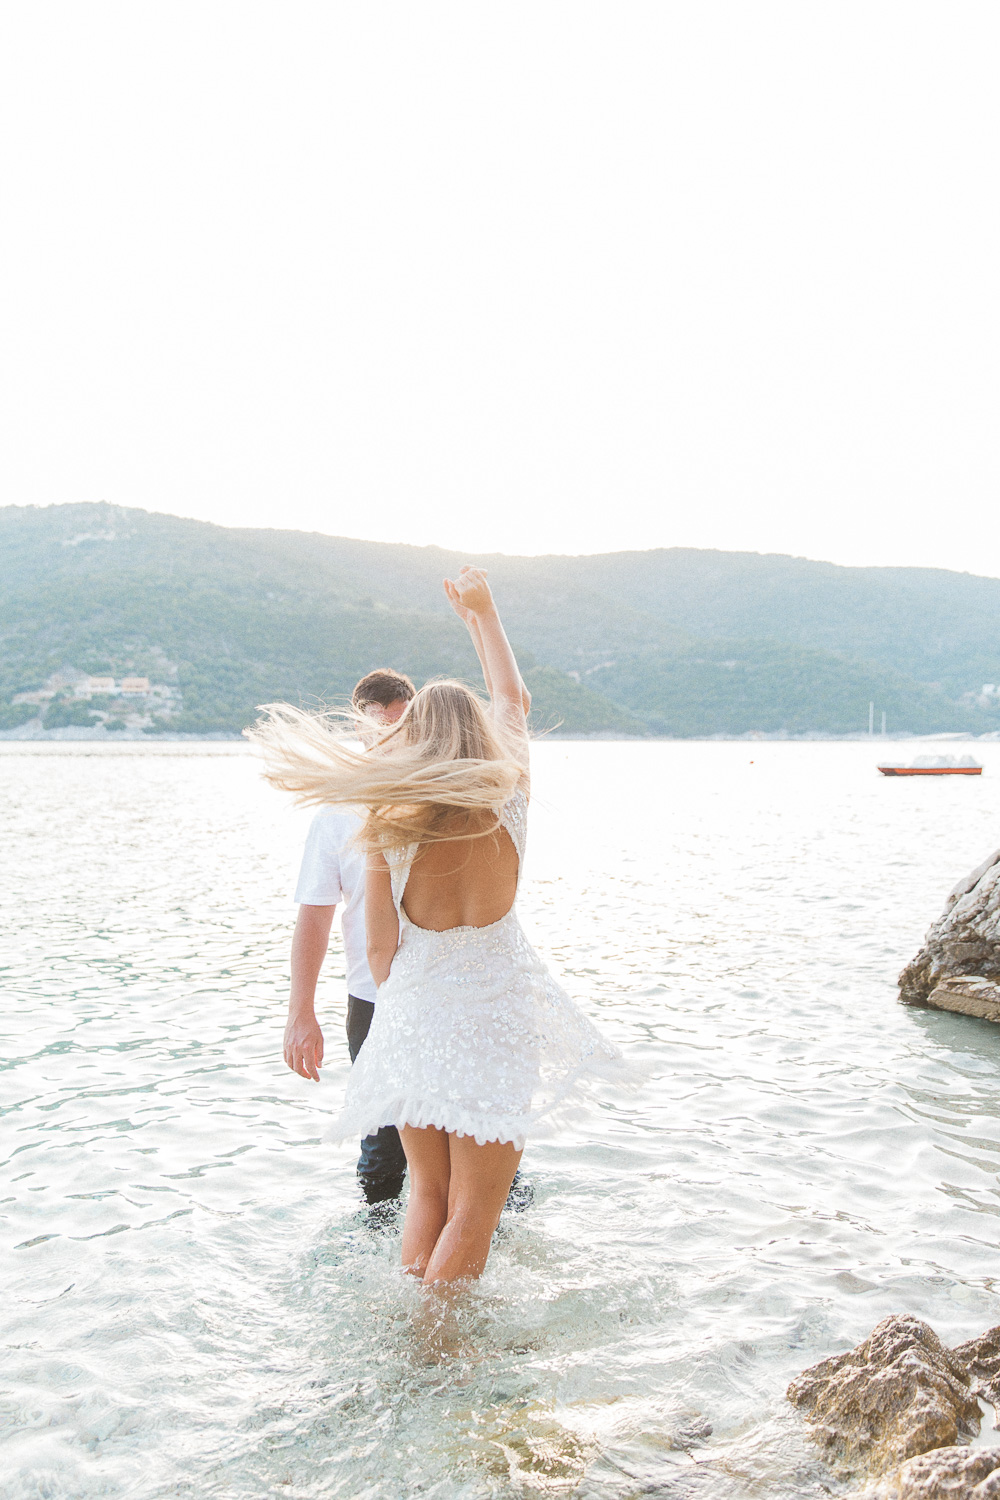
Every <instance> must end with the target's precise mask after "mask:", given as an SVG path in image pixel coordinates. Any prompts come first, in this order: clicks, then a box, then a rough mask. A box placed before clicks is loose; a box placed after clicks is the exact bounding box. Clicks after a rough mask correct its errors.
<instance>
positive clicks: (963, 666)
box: [0, 504, 1000, 735]
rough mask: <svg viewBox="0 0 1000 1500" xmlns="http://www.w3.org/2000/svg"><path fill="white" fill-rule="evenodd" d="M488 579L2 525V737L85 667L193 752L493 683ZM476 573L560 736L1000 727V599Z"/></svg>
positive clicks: (98, 513)
mask: <svg viewBox="0 0 1000 1500" xmlns="http://www.w3.org/2000/svg"><path fill="white" fill-rule="evenodd" d="M467 560H469V559H466V558H464V557H462V556H461V555H459V554H455V553H448V552H445V551H443V550H441V549H439V548H432V547H427V548H422V547H407V546H395V545H385V544H380V543H375V542H362V541H354V540H350V539H345V538H337V537H328V536H321V535H314V534H308V533H303V532H291V531H274V530H244V529H238V528H236V529H232V528H225V527H218V526H211V525H208V524H207V523H204V522H198V521H189V520H183V519H181V518H178V517H175V516H167V515H157V514H152V513H149V512H146V511H141V510H132V509H125V508H123V507H116V506H109V505H89V504H87V505H66V506H54V507H49V508H34V507H16V506H9V507H6V508H3V509H0V726H2V725H3V723H4V722H5V720H4V715H5V714H7V715H8V716H9V715H11V714H13V715H14V717H15V718H16V717H17V716H18V715H19V714H20V715H23V714H24V713H25V712H27V710H25V709H21V708H19V707H15V708H13V709H12V708H9V707H7V708H5V707H4V705H9V704H10V700H11V698H12V697H13V696H14V695H15V694H17V693H18V692H20V691H24V690H26V689H32V688H37V687H38V686H39V685H40V684H41V683H43V682H44V681H45V679H46V678H47V677H48V676H49V675H50V674H51V673H52V672H53V671H55V670H58V669H61V668H63V667H66V666H72V667H73V668H75V669H77V670H78V671H82V672H87V673H92V674H94V675H101V674H108V675H112V676H115V677H116V678H117V677H120V676H122V675H123V674H125V673H137V674H140V675H143V676H148V677H149V678H150V679H151V681H153V682H156V683H166V684H170V685H172V686H173V687H174V688H176V689H177V690H178V692H179V695H180V696H179V699H177V700H176V701H174V702H173V705H172V708H171V709H169V710H163V711H162V713H161V714H160V717H159V718H157V719H154V723H153V724H152V726H151V727H152V728H156V727H160V728H167V727H169V728H171V729H175V730H176V729H182V730H188V731H207V730H220V729H227V730H238V729H239V728H241V727H242V726H243V725H244V724H245V723H247V722H248V721H249V720H250V719H251V718H252V717H253V714H254V708H255V705H257V704H259V703H261V702H264V701H267V700H269V699H273V698H287V699H290V700H291V701H294V702H315V701H316V700H324V701H326V700H330V699H334V698H338V697H343V696H344V695H345V694H346V693H347V692H349V690H350V688H351V686H352V685H353V683H354V682H355V681H356V679H357V678H358V677H359V676H360V675H362V674H363V673H364V672H366V671H369V670H370V669H371V668H372V667H375V666H380V665H387V664H388V665H393V666H396V667H399V668H401V669H402V670H405V671H407V672H409V673H410V674H411V675H412V676H414V678H416V679H417V680H418V681H422V680H424V679H425V678H426V677H428V676H432V675H437V674H440V673H450V674H451V673H453V674H456V675H459V676H463V677H465V678H467V679H468V680H470V681H475V680H476V675H477V668H476V663H475V658H474V655H473V653H472V650H471V647H470V646H469V643H468V639H467V637H466V634H465V632H464V630H463V629H462V627H461V625H460V624H459V623H458V621H456V619H455V618H454V616H453V614H452V613H451V611H450V609H449V608H448V605H447V602H446V600H445V598H444V596H443V593H442V592H441V578H442V576H443V575H444V574H445V573H450V572H453V571H454V570H455V568H456V567H458V566H459V565H460V564H461V562H463V561H467ZM476 561H481V562H483V563H484V564H485V565H486V566H487V567H488V568H489V570H490V577H491V581H492V582H493V584H494V588H495V590H496V592H497V595H498V597H499V599H500V600H501V602H502V605H503V609H504V616H505V619H506V620H507V622H508V626H509V630H510V634H511V637H512V639H513V640H514V642H515V645H516V647H517V649H518V651H519V655H520V657H521V660H522V662H523V664H524V670H525V676H526V678H527V680H528V683H529V686H530V688H531V691H532V694H533V696H534V700H535V707H536V719H537V721H538V723H539V724H540V725H542V726H544V727H552V726H554V725H556V724H560V723H561V724H562V726H563V728H564V730H565V731H569V732H574V733H583V734H587V733H594V734H609V733H610V734H622V733H624V734H642V733H667V734H677V735H705V734H720V733H743V732H745V731H747V730H761V731H765V732H770V731H780V730H787V731H788V732H790V733H802V732H808V731H810V730H813V731H819V732H824V731H825V732H834V733H849V732H852V731H859V730H862V729H863V728H865V727H866V725H867V718H868V703H869V701H870V700H871V699H874V700H875V701H876V704H877V705H878V709H879V711H881V709H883V708H884V709H885V710H886V711H887V713H888V716H889V723H890V726H891V728H893V729H894V730H897V731H898V730H910V731H913V732H918V733H919V732H930V731H933V730H943V729H968V730H972V731H974V732H983V731H985V730H990V729H994V728H997V727H1000V712H998V709H997V708H996V707H992V706H989V707H983V706H982V705H981V704H978V703H976V702H975V701H973V696H972V695H973V694H974V692H977V691H978V689H979V688H980V687H981V685H982V683H983V681H994V682H995V681H998V680H1000V580H996V579H983V578H974V577H971V576H969V575H965V574H953V573H945V572H936V571H933V570H918V569H843V568H835V567H833V566H832V565H829V564H821V563H810V562H806V561H804V560H802V559H795V558H782V557H762V556H758V555H756V554H747V553H742V554H741V553H717V552H692V551H687V550H684V549H673V550H668V551H654V552H647V553H618V554H612V555H608V556H605V557H596V558H595V557H578V558H574V557H543V558H516V557H490V558H477V559H476ZM964 695H969V696H967V697H966V696H964ZM112 711H114V710H112ZM54 712H55V710H54V709H50V713H54ZM61 712H62V713H63V715H64V716H65V714H66V713H67V712H70V709H69V707H68V706H67V707H64V708H63V709H62V710H61ZM73 712H76V713H77V714H78V715H85V714H86V712H87V711H86V709H85V708H84V709H81V708H80V707H79V705H74V706H73ZM81 721H82V720H81Z"/></svg>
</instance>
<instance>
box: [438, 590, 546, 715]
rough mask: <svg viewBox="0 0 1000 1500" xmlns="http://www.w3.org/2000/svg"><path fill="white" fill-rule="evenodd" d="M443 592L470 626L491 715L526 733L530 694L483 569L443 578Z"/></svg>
mask: <svg viewBox="0 0 1000 1500" xmlns="http://www.w3.org/2000/svg"><path fill="white" fill-rule="evenodd" d="M445 591H446V592H447V594H448V598H449V599H450V600H451V602H452V605H453V607H454V608H455V610H456V612H457V613H459V614H461V615H463V618H466V621H467V623H468V625H469V630H470V632H471V634H472V639H473V642H474V644H475V647H476V650H477V652H478V653H479V659H480V661H481V662H482V666H483V676H484V677H485V678H486V686H487V690H488V692H489V695H490V698H491V699H492V701H493V711H494V714H496V715H497V716H498V718H500V719H501V720H502V722H503V724H504V726H505V727H506V728H508V729H512V730H514V731H515V732H518V733H520V734H525V733H526V732H527V726H526V723H525V716H526V715H527V712H528V709H529V708H530V706H531V694H530V693H529V692H528V689H527V688H526V687H525V685H524V682H523V680H522V677H521V673H520V671H519V670H518V665H517V662H516V661H515V659H514V653H513V651H512V650H511V649H510V642H509V641H508V639H507V635H506V632H505V630H504V628H503V625H502V624H501V621H500V616H499V614H498V613H497V607H496V605H495V603H494V602H493V595H492V593H491V592H490V586H489V584H488V583H487V582H486V573H485V571H484V569H482V568H472V567H469V566H466V567H464V568H462V569H461V571H460V572H459V574H458V577H457V578H455V579H447V580H446V581H445ZM468 617H471V619H470V618H468Z"/></svg>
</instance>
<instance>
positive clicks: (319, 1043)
mask: <svg viewBox="0 0 1000 1500" xmlns="http://www.w3.org/2000/svg"><path fill="white" fill-rule="evenodd" d="M336 910H337V908H336V907H335V906H300V907H299V915H298V919H297V920H296V923H295V932H294V933H293V935H292V988H291V993H290V995H289V997H288V1022H287V1024H286V1026H285V1062H286V1063H287V1064H288V1066H289V1067H290V1068H291V1069H292V1072H293V1073H298V1074H300V1075H301V1076H302V1077H303V1078H312V1079H314V1080H315V1081H316V1082H317V1083H318V1082H319V1070H320V1068H321V1067H322V1066H323V1033H322V1031H321V1030H320V1027H319V1022H318V1021H317V1020H316V981H317V980H318V979H319V971H320V969H321V968H322V967H323V960H324V959H325V958H326V950H327V947H328V945H329V942H330V927H331V925H332V923H333V914H334V912H335V911H336Z"/></svg>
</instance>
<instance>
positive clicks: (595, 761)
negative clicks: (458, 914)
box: [0, 741, 1000, 1500]
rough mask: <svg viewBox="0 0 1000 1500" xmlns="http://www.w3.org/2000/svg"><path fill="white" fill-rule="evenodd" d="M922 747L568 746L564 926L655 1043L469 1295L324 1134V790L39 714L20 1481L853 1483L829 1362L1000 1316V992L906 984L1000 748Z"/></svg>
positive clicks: (536, 1490) (14, 882) (541, 936)
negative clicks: (907, 1326)
mask: <svg viewBox="0 0 1000 1500" xmlns="http://www.w3.org/2000/svg"><path fill="white" fill-rule="evenodd" d="M880 748H881V747H879V746H878V745H877V743H876V744H875V745H869V744H860V743H856V744H775V743H762V744H754V743H731V744H696V743H673V744H671V743H650V744H641V743H619V744H569V743H558V742H556V741H549V742H543V743H541V744H540V745H539V746H538V747H537V749H536V752H535V779H534V804H533V812H532V824H531V829H530V833H529V857H528V862H527V867H526V872H525V873H526V878H525V884H524V887H523V894H522V900H521V907H522V917H523V920H524V924H525V926H526V928H527V930H528V932H529V934H530V935H531V937H532V938H533V940H534V941H535V942H536V944H537V946H538V947H539V949H540V950H541V952H542V953H543V955H544V956H545V957H546V958H547V960H548V961H549V963H550V964H551V965H552V966H553V968H554V969H555V970H556V972H557V973H558V974H559V975H560V976H561V978H562V979H563V981H564V982H565V984H566V985H567V986H568V988H569V989H570V990H571V992H572V993H573V994H574V995H575V996H576V997H577V998H578V1000H579V1002H580V1004H581V1005H582V1006H583V1007H584V1008H585V1009H586V1011H587V1013H588V1014H589V1015H591V1016H592V1017H593V1019H594V1020H595V1022H596V1023H597V1024H598V1025H599V1026H600V1027H601V1028H602V1029H603V1030H604V1031H605V1032H606V1033H607V1034H608V1035H609V1036H611V1037H613V1038H614V1040H615V1041H616V1042H618V1043H619V1044H620V1045H621V1046H622V1047H623V1048H624V1049H625V1050H626V1052H627V1053H629V1054H630V1055H631V1056H633V1057H635V1058H636V1059H637V1060H638V1061H639V1062H640V1063H641V1064H642V1066H643V1067H644V1068H645V1069H646V1070H647V1081H646V1083H645V1085H644V1087H643V1089H642V1091H641V1092H640V1093H639V1094H638V1095H636V1096H634V1097H627V1098H615V1097H614V1096H609V1097H607V1098H606V1099H605V1100H604V1101H603V1104H602V1105H601V1107H600V1108H599V1109H597V1110H596V1111H595V1112H594V1114H593V1117H592V1118H591V1120H590V1121H589V1123H587V1124H585V1125H583V1126H581V1127H580V1128H579V1129H578V1130H577V1131H576V1133H575V1134H574V1135H573V1136H572V1137H570V1138H569V1139H567V1140H565V1141H559V1142H545V1143H544V1144H543V1143H537V1144H534V1145H533V1144H531V1143H530V1142H529V1145H528V1148H527V1150H526V1152H525V1155H524V1163H523V1171H524V1175H525V1177H526V1178H527V1179H528V1181H529V1182H530V1184H531V1187H532V1188H533V1192H534V1198H533V1202H532V1203H531V1204H530V1205H529V1206H528V1207H527V1208H526V1209H525V1210H524V1211H523V1212H520V1213H516V1214H514V1213H509V1214H505V1215H504V1218H503V1220H502V1223H501V1229H500V1232H499V1234H498V1237H497V1241H496V1244H495V1246H494V1249H493V1253H492V1256H491V1259H490V1264H489V1266H488V1268H487V1272H486V1274H485V1276H484V1277H483V1279H482V1281H481V1282H480V1283H479V1284H478V1286H476V1287H475V1288H474V1289H472V1290H470V1291H467V1292H465V1293H463V1294H461V1295H458V1296H456V1297H454V1298H452V1299H449V1300H442V1299H440V1298H438V1297H435V1296H431V1295H428V1294H426V1293H424V1292H422V1290H421V1288H420V1287H419V1286H418V1285H417V1284H416V1283H414V1282H413V1281H412V1280H410V1279H408V1278H406V1277H404V1276H403V1275H401V1273H400V1271H399V1265H398V1263H399V1233H398V1226H393V1225H392V1224H391V1223H390V1224H389V1225H388V1226H383V1227H381V1228H380V1227H379V1226H378V1225H375V1224H372V1223H371V1222H369V1221H368V1220H366V1218H365V1215H364V1213H363V1212H362V1211H361V1208H362V1206H361V1202H360V1197H359V1192H358V1187H357V1183H356V1179H355V1175H354V1162H355V1156H356V1151H355V1150H354V1149H352V1147H351V1145H345V1146H331V1145H327V1144H324V1143H323V1141H322V1139H321V1135H322V1131H323V1125H324V1120H325V1118H326V1117H327V1115H328V1114H329V1113H330V1111H331V1110H333V1109H334V1108H335V1106H336V1104H337V1101H338V1099H339V1097H340V1093H341V1090H342V1088H343V1084H344V1080H345V1076H346V1073H347V1067H348V1059H347V1049H346V1045H345V1043H344V1037H343V1016H344V1000H345V997H344V985H343V962H342V958H341V954H340V949H339V946H338V943H339V940H338V941H337V942H335V944H334V947H333V949H332V951H331V954H330V957H329V960H328V963H327V968H326V971H325V976H324V978H323V981H322V993H321V1006H320V1009H321V1016H322V1019H323V1022H324V1025H325V1027H326V1033H327V1065H326V1067H325V1069H324V1072H323V1081H322V1083H321V1084H319V1085H315V1084H312V1083H309V1082H306V1081H305V1080H303V1079H301V1078H298V1077H296V1076H294V1075H293V1074H292V1073H290V1072H288V1071H287V1070H286V1069H285V1068H284V1066H283V1064H282V1061H281V1034H282V1026H283V1009H284V1001H285V997H286V991H287V974H288V942H289V935H290V930H291V923H292V920H293V917H294V908H293V907H292V905H291V901H290V892H291V887H292V882H293V876H294V867H295V863H296V859H297V854H298V849H299V846H300V843H301V839H302V835H303V832H304V828H305V815H303V814H302V813H299V812H295V811H293V810H292V809H291V808H290V807H289V805H288V803H287V800H286V799H283V798H282V797H281V796H279V795H277V794H275V793H273V792H271V791H270V790H269V789H267V788H266V787H265V786H264V785H263V784H262V782H261V781H260V779H259V775H258V770H257V767H256V764H255V762H254V760H253V757H252V755H251V754H250V752H249V751H248V750H246V749H245V748H244V747H242V746H238V745H201V744H185V745H156V744H151V745H148V746H147V745H135V746H121V747H117V746H115V747H110V748H107V749H105V748H104V747H101V746H91V745H78V746H77V745H56V746H49V745H43V746H38V747H32V746H23V745H14V744H8V745H6V746H4V747H3V752H2V754H0V778H2V786H3V795H2V803H0V822H2V827H0V848H2V849H3V861H2V870H0V880H2V887H3V912H4V915H3V929H2V930H3V940H2V947H3V958H2V964H3V992H4V1004H3V1018H4V1026H3V1029H4V1034H5V1038H4V1059H5V1069H4V1072H3V1086H2V1088H3V1093H2V1107H3V1111H4V1113H3V1150H2V1162H3V1181H2V1184H0V1198H2V1200H3V1201H2V1210H0V1211H2V1214H3V1221H2V1259H3V1264H2V1269H3V1274H4V1278H5V1290H4V1294H3V1301H2V1309H3V1318H2V1321H3V1325H4V1327H3V1335H2V1338H3V1367H2V1402H3V1415H2V1422H3V1435H4V1451H3V1454H2V1457H0V1470H2V1474H3V1478H2V1480H0V1486H2V1494H3V1496H4V1497H5V1500H6V1497H10V1500H23V1497H32V1500H34V1497H52V1500H75V1497H80V1500H91V1497H96V1496H115V1497H136V1500H138V1497H142V1500H147V1497H149V1500H152V1497H161V1496H187V1495H190V1496H197V1497H199V1500H215V1497H218V1500H222V1497H225V1500H256V1497H264V1496H268V1497H270V1496H288V1497H301V1500H314V1497H326V1496H343V1497H351V1500H394V1497H397V1496H399V1497H402V1496H411V1495H413V1496H428V1497H430V1496H434V1497H440V1500H459V1497H462V1500H474V1497H475V1500H479V1497H487V1496H497V1497H500V1496H536V1495H543V1496H567V1497H568V1496H574V1497H579V1500H583V1497H593V1500H624V1497H629V1496H638V1495H645V1496H671V1497H700V1496H705V1497H712V1500H716V1497H718V1500H744V1497H750V1496H768V1497H774V1500H779V1497H812V1496H820V1495H825V1494H828V1493H831V1492H832V1493H838V1492H841V1491H842V1489H843V1485H842V1481H841V1479H840V1478H838V1476H837V1475H836V1474H835V1473H832V1472H831V1471H829V1470H828V1469H827V1468H826V1467H825V1466H824V1463H823V1461H822V1459H821V1456H820V1454H819V1451H818V1450H817V1449H816V1447H815V1446H814V1444H813V1443H812V1441H811V1440H810V1438H809V1436H808V1432H807V1430H806V1428H805V1426H804V1424H803V1423H802V1420H801V1418H800V1416H799V1415H798V1414H797V1413H796V1412H794V1411H793V1410H791V1409H790V1408H789V1407H788V1405H787V1404H786V1402H785V1401H784V1391H785V1388H786V1386H787V1384H788V1381H789V1380H790V1379H791V1378H792V1377H793V1376H794V1375H795V1374H796V1373H797V1372H798V1371H800V1370H801V1369H803V1368H804V1367H805V1366H807V1365H809V1364H811V1363H813V1362H814V1361H816V1360H818V1359H820V1358H822V1357H824V1356H826V1355H828V1354H831V1353H833V1352H835V1351H838V1350H842V1349H845V1348H847V1347H849V1346H850V1345H851V1344H853V1343H854V1342H856V1341H857V1340H858V1339H860V1338H862V1337H863V1336H864V1335H865V1334H866V1333H867V1332H868V1331H869V1330H870V1329H871V1327H872V1326H873V1325H874V1324H875V1323H876V1322H877V1321H878V1320H879V1319H880V1318H882V1317H884V1316H885V1315H886V1314H887V1313H891V1312H908V1313H915V1314H917V1315H918V1316H919V1317H922V1318H926V1319H927V1320H928V1321H929V1322H930V1323H931V1324H932V1325H933V1326H934V1328H935V1329H936V1330H937V1331H938V1333H939V1334H940V1335H941V1336H942V1337H943V1338H944V1339H945V1340H946V1341H954V1342H958V1341H960V1340H963V1339H965V1338H968V1337H970V1336H971V1335H973V1334H975V1333H978V1332H980V1331H982V1330H984V1329H985V1328H987V1327H988V1326H990V1325H992V1324H995V1323H998V1322H1000V1287H998V1285H997V1281H996V1276H997V1266H998V1262H997V1239H998V1228H1000V1226H998V1218H997V1213H998V1194H997V1177H996V1173H997V1164H998V1145H1000V1124H998V1119H997V1113H998V1111H997V1105H998V1094H1000V1090H998V1069H997V1057H998V1044H1000V1029H998V1028H996V1027H994V1026H991V1025H990V1024H989V1023H987V1022H982V1021H977V1020H973V1019H970V1018H967V1017H963V1016H953V1015H948V1014H942V1013H935V1012H932V1011H927V1010H919V1009H917V1010H914V1009H908V1008H903V1007H901V1006H900V1005H899V1004H898V1003H897V996H896V989H895V979H896V975H897V973H898V971H899V969H900V967H901V965H902V964H903V963H904V962H906V961H907V960H908V959H909V958H910V957H911V956H912V954H913V953H914V952H915V950H916V948H917V947H918V946H919V943H920V940H921V937H922V934H923V932H924V930H925V929H926V927H927V925H928V924H929V922H930V921H931V920H932V919H933V918H934V917H935V916H936V915H937V914H938V912H939V911H940V910H941V908H942V905H943V902H944V898H945V895H946V893H947V891H948V890H949V888H950V887H951V885H952V884H953V883H954V882H955V881H956V880H957V879H958V878H959V877H960V876H961V875H963V874H964V873H966V871H967V870H969V869H970V868H971V867H972V866H974V865H975V864H977V863H978V862H979V861H980V860H982V859H983V858H984V856H985V855H986V854H988V853H989V852H990V850H991V849H992V848H993V847H994V846H995V845H996V844H997V843H1000V817H998V814H1000V746H997V747H992V746H986V747H984V750H983V758H984V760H985V763H986V771H985V774H984V775H983V776H982V777H981V778H975V779H974V778H960V777H953V778H927V779H905V780H899V779H896V780H888V779H882V778H880V777H879V776H878V774H877V772H876V769H875V766H876V761H877V759H878V751H879V749H880ZM886 749H887V753H889V754H892V753H895V754H896V756H897V758H900V757H902V758H905V747H900V746H895V747H893V746H889V747H886Z"/></svg>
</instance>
